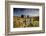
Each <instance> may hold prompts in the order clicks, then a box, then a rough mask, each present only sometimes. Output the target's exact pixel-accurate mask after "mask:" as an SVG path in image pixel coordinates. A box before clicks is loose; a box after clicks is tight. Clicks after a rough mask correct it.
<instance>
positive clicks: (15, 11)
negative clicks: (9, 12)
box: [13, 8, 39, 17]
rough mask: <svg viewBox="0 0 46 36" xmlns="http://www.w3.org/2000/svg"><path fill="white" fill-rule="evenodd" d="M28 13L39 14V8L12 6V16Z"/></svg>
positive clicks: (31, 14) (30, 14)
mask: <svg viewBox="0 0 46 36" xmlns="http://www.w3.org/2000/svg"><path fill="white" fill-rule="evenodd" d="M22 14H23V15H29V16H30V17H31V16H39V9H32V8H13V16H21V15H22Z"/></svg>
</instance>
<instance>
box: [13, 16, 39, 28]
mask: <svg viewBox="0 0 46 36" xmlns="http://www.w3.org/2000/svg"><path fill="white" fill-rule="evenodd" d="M13 27H14V28H21V27H22V28H23V27H39V17H29V18H21V17H17V16H13Z"/></svg>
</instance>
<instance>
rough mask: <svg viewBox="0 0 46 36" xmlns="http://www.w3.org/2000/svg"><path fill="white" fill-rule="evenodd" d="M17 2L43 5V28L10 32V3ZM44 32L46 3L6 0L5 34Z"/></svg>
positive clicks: (19, 3) (18, 3)
mask: <svg viewBox="0 0 46 36" xmlns="http://www.w3.org/2000/svg"><path fill="white" fill-rule="evenodd" d="M15 4H16V5H33V6H42V30H38V31H16V32H10V5H15ZM44 32H45V3H34V2H19V1H5V34H6V35H18V34H37V33H44Z"/></svg>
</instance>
